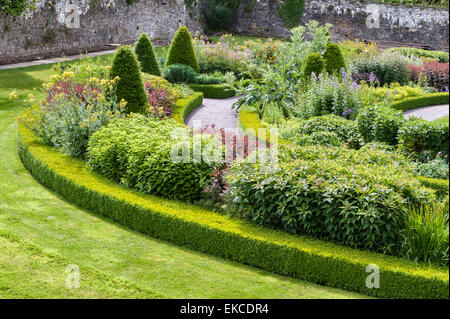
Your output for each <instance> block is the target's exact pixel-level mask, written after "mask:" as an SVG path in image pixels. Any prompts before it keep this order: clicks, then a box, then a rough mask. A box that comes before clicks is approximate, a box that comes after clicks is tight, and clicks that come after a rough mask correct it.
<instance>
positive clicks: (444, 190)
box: [417, 176, 449, 198]
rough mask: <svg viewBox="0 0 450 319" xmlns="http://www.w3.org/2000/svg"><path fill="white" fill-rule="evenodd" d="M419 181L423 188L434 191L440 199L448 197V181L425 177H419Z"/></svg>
mask: <svg viewBox="0 0 450 319" xmlns="http://www.w3.org/2000/svg"><path fill="white" fill-rule="evenodd" d="M417 179H418V180H419V181H420V183H421V184H422V185H423V186H425V187H429V188H432V189H434V190H435V191H436V195H437V196H438V197H440V198H443V197H445V196H447V195H448V191H449V185H448V184H449V183H448V180H446V179H436V178H429V177H423V176H418V177H417Z"/></svg>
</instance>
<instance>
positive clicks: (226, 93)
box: [189, 84, 236, 99]
mask: <svg viewBox="0 0 450 319" xmlns="http://www.w3.org/2000/svg"><path fill="white" fill-rule="evenodd" d="M189 87H190V88H191V89H193V90H194V91H196V92H202V93H203V95H204V97H205V98H209V99H225V98H227V97H233V96H235V95H236V91H235V90H233V89H231V88H230V87H229V86H228V85H226V84H189Z"/></svg>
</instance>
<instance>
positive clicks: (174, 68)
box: [163, 64, 198, 83]
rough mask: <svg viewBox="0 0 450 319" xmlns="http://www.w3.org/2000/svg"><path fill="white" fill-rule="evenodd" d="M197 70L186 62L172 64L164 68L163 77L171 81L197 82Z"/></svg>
mask: <svg viewBox="0 0 450 319" xmlns="http://www.w3.org/2000/svg"><path fill="white" fill-rule="evenodd" d="M197 76H198V74H197V72H195V71H194V70H193V69H192V68H191V67H190V66H188V65H185V64H171V65H169V66H167V67H166V68H165V69H164V70H163V77H164V79H166V80H167V81H169V82H171V83H196V79H197Z"/></svg>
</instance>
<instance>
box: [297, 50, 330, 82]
mask: <svg viewBox="0 0 450 319" xmlns="http://www.w3.org/2000/svg"><path fill="white" fill-rule="evenodd" d="M324 66H325V61H324V60H323V57H322V55H321V54H320V53H316V52H314V53H311V54H310V55H309V56H308V58H307V59H306V62H305V66H304V67H303V72H302V82H303V83H309V81H310V80H311V75H312V74H313V73H314V74H315V75H319V74H320V73H322V71H323V68H324Z"/></svg>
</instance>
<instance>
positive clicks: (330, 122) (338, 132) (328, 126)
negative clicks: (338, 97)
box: [292, 114, 363, 149]
mask: <svg viewBox="0 0 450 319" xmlns="http://www.w3.org/2000/svg"><path fill="white" fill-rule="evenodd" d="M295 133H296V134H295V135H294V136H293V137H292V141H293V142H294V143H296V144H298V145H306V144H320V145H335V146H338V145H342V144H344V143H345V144H347V145H349V146H350V147H351V148H355V149H359V148H360V147H361V146H362V145H363V139H362V137H361V135H360V134H359V132H358V127H357V125H356V122H355V121H351V120H347V119H345V118H343V117H342V116H338V115H334V114H329V115H324V116H316V117H312V118H310V119H308V120H303V121H301V122H300V123H299V126H298V128H297V130H296V132H295ZM325 133H326V134H325ZM330 134H332V135H330ZM305 135H306V136H310V138H309V139H305ZM334 137H335V138H334ZM325 141H326V142H325ZM305 142H309V143H305Z"/></svg>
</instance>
